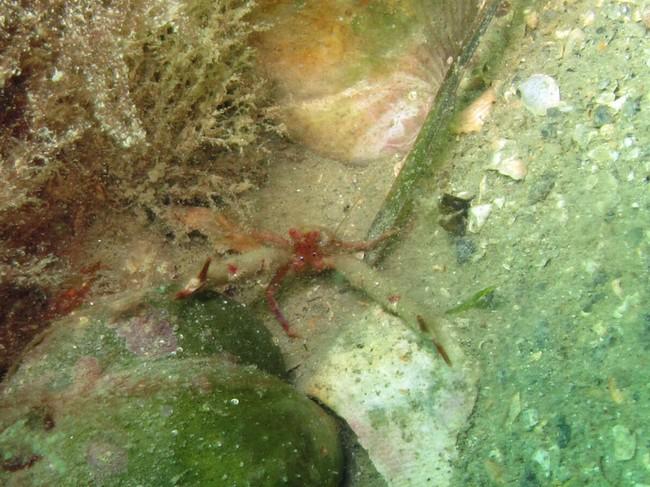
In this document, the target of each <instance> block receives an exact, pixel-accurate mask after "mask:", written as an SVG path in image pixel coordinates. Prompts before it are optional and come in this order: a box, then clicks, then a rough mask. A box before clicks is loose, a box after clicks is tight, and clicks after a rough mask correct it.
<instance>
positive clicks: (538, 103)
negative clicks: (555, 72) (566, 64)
mask: <svg viewBox="0 0 650 487" xmlns="http://www.w3.org/2000/svg"><path fill="white" fill-rule="evenodd" d="M519 93H520V94H521V101H522V102H523V103H524V106H525V107H526V108H527V109H528V110H529V111H531V112H532V113H534V114H535V115H546V111H547V110H548V109H549V108H554V107H557V106H558V105H559V104H560V88H559V86H558V84H557V82H556V81H555V79H554V78H552V77H551V76H549V75H547V74H534V75H532V76H531V77H530V78H528V79H527V80H525V81H523V82H522V83H521V84H520V85H519Z"/></svg>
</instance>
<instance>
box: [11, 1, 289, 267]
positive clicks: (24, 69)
mask: <svg viewBox="0 0 650 487" xmlns="http://www.w3.org/2000/svg"><path fill="white" fill-rule="evenodd" d="M253 6H254V2H253V1H251V0H218V1H212V0H182V1H177V2H167V1H162V0H109V1H106V2H66V1H62V0H60V1H54V2H52V1H51V0H36V1H34V2H29V3H27V2H2V3H1V4H0V21H1V22H2V28H1V29H0V106H2V111H0V178H1V179H2V180H3V185H2V187H0V235H2V237H1V238H2V242H1V244H2V247H3V248H4V249H5V251H3V254H2V255H0V258H1V259H2V262H0V265H2V268H1V269H0V270H2V271H3V272H4V271H5V270H6V271H7V273H8V272H9V262H11V263H12V266H13V269H12V274H13V275H15V274H17V273H20V274H22V275H31V273H29V272H28V271H29V268H30V259H31V258H32V257H33V256H34V254H35V248H36V247H38V254H39V256H40V257H43V256H45V255H47V253H48V251H49V252H50V253H53V254H55V255H56V248H55V247H56V242H59V241H61V240H63V237H65V236H68V235H69V234H70V232H71V230H72V232H73V233H75V232H76V233H79V232H82V231H83V229H84V228H85V227H86V226H87V223H88V222H89V221H90V220H91V219H92V217H93V215H94V214H97V213H98V212H99V211H100V210H103V209H105V208H106V207H114V208H118V209H123V208H125V207H127V208H130V209H135V210H138V209H146V212H147V214H148V215H149V216H150V217H151V215H156V216H160V215H162V214H163V213H164V212H163V211H162V209H163V208H164V207H166V206H168V205H173V204H186V203H192V204H199V205H202V206H217V205H224V204H225V205H228V204H230V205H235V204H236V199H237V192H238V191H240V190H241V188H242V187H244V188H245V187H249V186H250V185H251V184H254V183H255V182H256V181H259V180H260V179H261V178H262V177H263V172H264V171H263V161H262V159H263V153H262V152H261V151H260V149H259V148H260V147H262V146H263V145H264V144H265V141H267V140H268V139H269V138H270V137H272V136H273V134H275V133H277V132H278V131H279V128H278V126H277V125H274V124H273V123H272V122H271V121H270V118H269V117H268V116H267V108H268V107H269V106H270V104H271V103H272V100H271V90H270V87H269V84H267V83H266V82H265V81H264V80H261V79H260V78H259V76H258V75H256V74H255V72H254V64H255V56H254V51H253V49H252V48H251V47H250V46H249V45H248V37H249V35H250V34H251V33H252V32H255V31H256V30H259V29H260V28H261V27H260V26H259V25H256V24H254V23H253V22H251V21H249V20H248V19H249V14H250V12H251V10H252V8H253ZM21 266H24V272H22V273H21V271H20V269H21ZM32 277H34V276H32ZM36 279H38V278H37V277H36Z"/></svg>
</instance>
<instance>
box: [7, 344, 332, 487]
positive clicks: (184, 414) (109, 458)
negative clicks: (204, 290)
mask: <svg viewBox="0 0 650 487" xmlns="http://www.w3.org/2000/svg"><path fill="white" fill-rule="evenodd" d="M84 367H86V370H84V371H82V370H79V371H78V372H79V373H78V375H77V377H76V378H75V381H74V382H73V383H72V384H71V385H70V386H69V387H68V388H67V389H66V390H64V391H61V392H60V393H59V394H51V393H48V392H46V391H43V390H41V391H40V393H38V392H36V393H32V394H27V393H26V391H25V390H22V391H19V392H17V393H14V394H12V395H10V396H7V395H5V396H4V397H3V398H1V399H0V411H2V415H0V461H1V462H2V464H1V466H2V468H0V484H2V485H8V486H12V485H30V486H52V485H60V486H67V485H70V486H77V485H133V486H135V485H143V486H144V485H160V486H163V485H170V486H172V485H188V486H198V485H215V486H220V485H224V486H226V485H227V486H260V487H263V486H269V487H275V486H281V485H287V486H315V487H316V486H317V487H328V486H333V487H334V486H337V485H338V484H339V481H340V478H341V473H342V455H341V450H340V448H339V443H338V431H337V426H336V424H335V421H334V420H333V419H332V418H330V417H329V416H327V415H326V414H325V413H324V411H323V410H321V409H320V408H319V407H318V406H317V405H316V404H315V403H313V402H312V401H310V400H309V399H307V398H306V397H304V396H302V395H300V394H299V393H298V392H296V391H295V390H294V389H293V388H292V387H290V386H289V385H288V384H285V383H284V382H282V381H281V380H280V379H278V378H277V377H274V376H271V375H269V374H266V373H264V372H262V371H260V370H259V369H257V368H256V367H253V366H239V365H234V364H232V363H231V362H228V361H226V360H224V359H223V358H220V357H217V358H185V359H179V360H171V359H167V360H159V361H155V362H142V363H140V364H137V365H134V366H132V367H130V368H127V369H124V370H121V371H117V372H114V373H108V374H97V371H96V370H95V369H94V368H93V366H92V364H90V363H88V364H86V365H85V366H84ZM78 368H79V369H82V368H83V367H81V366H79V365H78Z"/></svg>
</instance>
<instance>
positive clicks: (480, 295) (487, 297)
mask: <svg viewBox="0 0 650 487" xmlns="http://www.w3.org/2000/svg"><path fill="white" fill-rule="evenodd" d="M495 290H496V286H488V287H486V288H484V289H481V290H480V291H478V292H476V293H474V294H473V295H472V296H470V297H469V298H468V299H466V300H465V301H463V302H462V303H460V304H459V305H457V306H454V307H453V308H450V309H448V310H447V311H445V314H447V315H453V314H456V313H462V312H463V311H467V310H470V309H475V308H477V309H485V308H489V307H490V306H492V302H493V299H494V291H495Z"/></svg>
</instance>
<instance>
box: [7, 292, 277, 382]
mask: <svg viewBox="0 0 650 487" xmlns="http://www.w3.org/2000/svg"><path fill="white" fill-rule="evenodd" d="M174 290H175V289H174V288H173V287H165V286H163V287H159V288H155V289H153V290H148V291H146V292H141V293H126V294H123V295H119V296H117V297H111V298H109V299H107V300H106V301H105V302H102V303H98V304H96V305H94V306H89V307H86V308H84V309H81V310H79V311H78V312H76V313H74V314H73V315H70V316H68V317H67V318H64V319H62V320H59V321H58V322H56V323H54V324H53V325H52V326H51V327H50V328H49V329H48V330H47V331H46V332H45V333H44V334H43V335H41V336H40V337H38V339H37V340H35V341H34V343H33V344H32V346H31V347H30V348H29V349H28V351H27V352H26V353H25V354H24V356H23V357H22V359H21V360H20V361H19V362H18V364H17V366H16V367H14V370H13V371H12V372H10V374H9V376H8V378H7V380H6V381H5V384H4V389H8V388H9V389H15V388H20V387H22V386H23V385H27V386H28V387H30V388H34V387H38V386H39V385H43V386H44V387H47V388H48V390H49V391H50V392H56V391H58V390H60V389H63V388H66V387H68V386H69V385H70V384H71V382H72V381H73V380H74V376H75V374H76V369H75V367H76V364H77V363H78V361H79V360H83V361H86V362H87V361H89V360H92V361H94V362H95V366H96V368H97V369H98V370H101V371H102V372H109V371H113V370H119V369H122V368H124V367H128V366H131V365H134V364H136V363H141V362H145V361H156V360H163V359H169V358H174V359H182V358H186V357H201V356H213V355H217V354H218V355H222V356H223V357H225V358H226V359H228V360H230V361H232V362H235V363H239V364H252V365H255V366H257V367H258V368H260V369H262V370H264V371H266V372H269V373H271V374H275V375H282V374H283V373H284V371H285V367H284V362H283V359H282V355H281V353H280V350H279V348H278V347H277V346H276V345H275V344H274V343H273V341H272V337H271V334H270V332H269V331H268V330H267V329H266V328H265V327H264V325H263V324H262V323H261V322H260V321H259V320H257V319H256V318H255V317H254V316H253V315H252V314H251V313H249V312H248V310H247V308H246V307H245V306H243V305H241V304H239V303H237V302H235V301H233V300H230V299H227V298H225V297H224V296H222V295H219V294H217V293H215V292H203V293H198V294H196V295H193V296H191V297H189V298H187V299H183V300H175V299H173V296H174Z"/></svg>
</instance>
